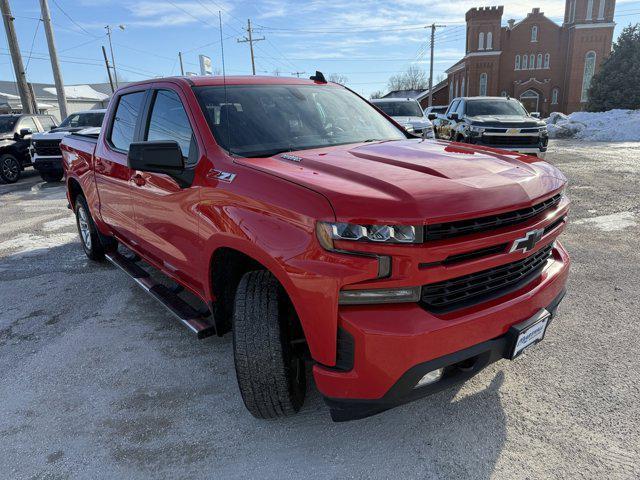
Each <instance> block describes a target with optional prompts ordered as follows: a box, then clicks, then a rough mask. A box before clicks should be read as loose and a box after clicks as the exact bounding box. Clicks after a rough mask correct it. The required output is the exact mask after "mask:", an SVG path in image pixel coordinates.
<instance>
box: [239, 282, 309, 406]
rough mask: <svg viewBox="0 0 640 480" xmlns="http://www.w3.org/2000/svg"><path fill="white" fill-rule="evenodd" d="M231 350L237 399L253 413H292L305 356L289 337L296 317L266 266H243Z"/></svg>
mask: <svg viewBox="0 0 640 480" xmlns="http://www.w3.org/2000/svg"><path fill="white" fill-rule="evenodd" d="M234 307H235V308H234V314H233V352H234V358H235V365H236V376H237V378H238V386H239V387H240V393H241V394H242V400H243V401H244V404H245V406H246V407H247V409H248V410H249V412H251V414H252V415H253V416H255V417H257V418H276V417H284V416H289V415H293V414H295V413H296V412H298V411H299V410H300V408H301V407H302V404H303V403H304V397H305V394H306V386H307V382H306V376H305V365H304V360H303V359H302V358H301V357H300V356H298V355H296V354H295V352H294V349H293V348H292V344H291V341H292V339H293V338H295V336H296V334H295V333H294V332H296V330H297V325H298V324H297V317H296V316H295V311H294V310H293V307H292V306H291V304H290V302H289V301H288V298H287V296H286V293H285V292H284V289H283V288H282V286H281V285H280V284H279V282H278V281H277V280H276V278H275V277H274V276H273V275H272V274H271V273H269V272H267V271H264V270H261V271H255V272H248V273H246V274H245V275H244V276H243V277H242V280H240V284H239V285H238V290H237V291H236V297H235V306H234Z"/></svg>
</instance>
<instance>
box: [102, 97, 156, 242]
mask: <svg viewBox="0 0 640 480" xmlns="http://www.w3.org/2000/svg"><path fill="white" fill-rule="evenodd" d="M147 94H148V91H147V90H140V89H138V90H132V91H127V90H125V91H124V92H123V93H122V94H121V95H119V96H118V97H117V98H114V99H113V102H114V103H113V105H114V106H113V107H111V108H110V111H109V117H108V121H107V122H105V123H106V124H105V128H106V131H105V132H103V135H101V136H100V139H101V141H99V142H98V145H97V146H96V152H95V157H94V170H95V181H96V187H97V189H98V196H99V198H100V215H101V217H102V220H103V221H104V222H105V223H106V224H107V225H109V227H111V228H112V229H113V230H114V231H115V233H116V234H120V236H121V237H122V238H123V239H124V240H125V241H129V242H131V244H132V246H134V247H135V243H136V223H135V218H134V211H133V199H132V194H131V181H132V180H131V179H132V177H133V170H131V169H130V168H129V167H128V164H127V154H128V152H129V145H131V143H132V142H134V141H136V140H138V138H139V126H140V121H141V112H142V108H143V107H144V103H145V99H146V97H147Z"/></svg>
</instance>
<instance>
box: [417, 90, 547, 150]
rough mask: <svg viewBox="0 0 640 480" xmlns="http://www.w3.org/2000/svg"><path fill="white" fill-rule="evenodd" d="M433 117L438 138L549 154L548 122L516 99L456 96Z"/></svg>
mask: <svg viewBox="0 0 640 480" xmlns="http://www.w3.org/2000/svg"><path fill="white" fill-rule="evenodd" d="M430 116H431V118H432V119H433V122H434V129H435V134H436V137H438V138H443V139H445V140H452V141H456V142H464V143H471V144H474V145H482V146H486V147H495V148H501V149H504V150H510V151H514V152H519V153H526V154H528V155H535V156H537V157H540V158H544V157H545V156H546V152H547V144H548V143H549V136H548V134H547V126H546V124H545V123H544V122H543V121H542V120H540V119H539V118H538V117H536V116H533V115H530V114H529V113H528V112H527V111H526V110H525V108H524V107H523V106H522V104H521V103H520V102H519V101H518V100H516V99H514V98H509V97H462V98H455V99H454V100H453V101H452V102H451V104H450V105H449V108H448V109H447V112H446V114H445V115H444V116H442V115H441V116H440V117H438V118H436V117H434V116H433V114H431V115H430Z"/></svg>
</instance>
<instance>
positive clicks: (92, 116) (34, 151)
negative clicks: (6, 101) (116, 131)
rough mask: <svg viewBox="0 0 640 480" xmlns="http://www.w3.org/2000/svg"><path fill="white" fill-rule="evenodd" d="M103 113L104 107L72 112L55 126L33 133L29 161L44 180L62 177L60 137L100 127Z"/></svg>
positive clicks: (55, 179)
mask: <svg viewBox="0 0 640 480" xmlns="http://www.w3.org/2000/svg"><path fill="white" fill-rule="evenodd" d="M105 113H106V110H104V109H101V110H87V111H84V112H76V113H72V114H71V115H69V116H68V117H67V118H65V119H64V121H63V122H62V123H61V124H60V126H58V127H57V128H53V129H51V130H49V131H48V132H43V133H36V134H33V136H32V137H31V148H30V150H29V151H30V153H31V162H32V163H33V168H35V169H36V170H38V172H40V176H41V177H42V179H43V180H44V181H45V182H59V181H60V180H61V179H62V175H63V170H62V153H60V142H61V141H62V139H63V138H64V137H66V136H67V135H69V134H71V133H77V132H79V131H80V130H84V129H86V128H91V127H100V126H101V125H102V120H103V119H104V114H105Z"/></svg>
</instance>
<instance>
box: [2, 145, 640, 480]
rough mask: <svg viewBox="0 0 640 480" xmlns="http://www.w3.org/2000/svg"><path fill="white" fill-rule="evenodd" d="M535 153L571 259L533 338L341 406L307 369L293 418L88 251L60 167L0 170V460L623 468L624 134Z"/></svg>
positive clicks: (615, 471) (221, 351) (14, 473)
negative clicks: (324, 394)
mask: <svg viewBox="0 0 640 480" xmlns="http://www.w3.org/2000/svg"><path fill="white" fill-rule="evenodd" d="M548 160H549V161H550V162H552V163H553V164H555V165H557V166H558V167H559V168H560V169H562V170H563V171H564V173H565V174H566V175H567V177H568V178H569V179H570V182H571V185H570V188H569V194H570V196H571V198H572V200H573V210H572V214H571V223H570V225H569V227H568V230H567V232H566V233H565V234H564V236H563V239H564V243H565V245H566V246H567V248H568V250H569V252H570V253H571V255H572V258H573V268H572V274H571V278H570V284H569V287H568V288H569V290H568V295H567V297H566V298H565V300H564V302H563V303H562V304H561V306H560V310H559V315H558V317H557V319H556V320H555V321H554V323H553V324H552V326H551V328H550V330H549V331H548V332H547V336H546V338H545V340H544V342H543V343H541V344H540V345H538V346H537V347H536V348H535V349H533V350H531V351H530V352H527V353H526V354H524V356H523V357H521V358H519V359H518V360H517V361H515V362H512V363H511V362H507V361H502V362H499V363H497V364H494V365H492V366H491V367H489V368H488V369H486V370H485V371H484V372H482V373H481V374H479V375H478V376H476V377H475V378H474V379H472V381H470V382H469V383H467V384H465V385H463V386H462V387H461V388H458V389H454V390H449V391H446V392H443V393H440V394H437V395H434V396H431V397H428V398H426V399H423V400H421V401H418V402H415V403H412V404H409V405H405V406H403V407H400V408H397V409H394V410H392V411H389V412H386V413H384V414H381V415H378V416H375V417H371V418H368V419H365V420H361V421H356V422H350V423H342V424H336V423H332V422H331V420H330V418H329V414H328V411H327V409H326V407H325V406H324V403H323V402H322V400H321V398H320V396H319V394H318V393H317V392H316V391H315V388H314V387H313V385H312V386H311V387H310V392H309V395H308V399H307V402H306V404H305V407H304V409H303V411H302V412H301V413H300V414H299V415H297V416H296V417H292V418H289V419H285V420H277V421H261V420H256V419H254V418H253V417H251V416H250V415H249V413H248V412H247V411H246V410H245V408H244V406H243V404H242V400H241V398H240V394H239V391H238V387H237V384H236V380H235V373H234V369H233V359H232V352H231V338H230V336H227V337H225V338H209V339H206V340H200V341H199V340H196V339H195V337H192V336H191V335H190V334H189V333H188V332H187V331H186V330H185V329H184V328H183V327H182V326H180V325H179V324H178V323H177V322H175V321H174V320H173V319H172V317H170V315H169V314H168V313H166V311H165V310H164V309H163V307H161V306H160V305H158V304H156V303H155V302H154V300H152V299H151V298H149V297H147V296H146V295H145V294H144V293H143V292H142V291H141V290H139V289H138V288H137V287H136V286H135V285H134V284H133V282H132V281H130V280H129V279H128V278H126V277H125V276H124V275H123V274H122V273H121V272H120V271H118V270H116V269H115V267H111V266H110V265H109V264H104V265H98V264H94V263H90V262H88V261H87V260H86V258H85V256H84V253H83V252H82V250H81V247H80V244H79V241H78V239H77V233H76V230H75V223H74V219H73V216H72V214H71V212H70V211H69V210H67V209H66V200H65V198H64V190H63V185H62V184H57V185H43V184H42V183H41V182H40V179H39V177H38V176H37V175H36V174H35V173H34V172H26V173H27V175H26V176H25V178H23V179H22V180H21V181H20V182H19V183H18V184H16V185H0V372H1V373H0V478H3V479H4V478H6V479H31V478H34V479H63V478H83V479H84V478H91V479H113V478H123V479H124V478H127V479H130V478H148V477H152V478H180V479H191V478H194V479H195V478H216V479H222V478H238V479H245V478H278V479H281V478H340V479H343V478H356V479H359V478H452V479H461V478H465V479H466V478H498V479H501V478H516V479H519V478H532V479H533V478H535V479H539V478H589V479H592V478H609V479H632V478H639V477H640V440H639V439H640V401H639V399H640V368H639V367H640V352H639V350H638V340H637V339H638V338H640V313H639V310H640V293H639V290H638V284H639V281H640V253H639V248H638V247H639V246H640V240H639V239H640V144H637V143H636V144H630V143H619V144H602V143H577V142H567V141H564V142H556V143H553V144H552V147H551V152H550V154H549V157H548Z"/></svg>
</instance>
